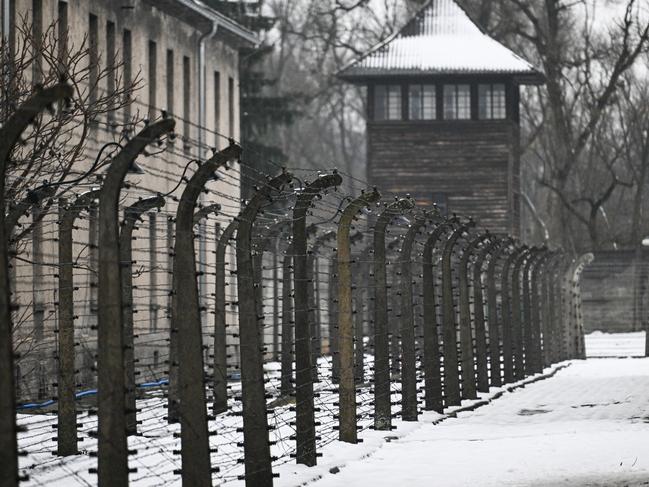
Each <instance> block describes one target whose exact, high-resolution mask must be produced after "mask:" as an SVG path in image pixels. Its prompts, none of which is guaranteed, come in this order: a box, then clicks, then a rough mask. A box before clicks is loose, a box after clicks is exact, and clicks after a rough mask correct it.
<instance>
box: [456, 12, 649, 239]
mask: <svg viewBox="0 0 649 487" xmlns="http://www.w3.org/2000/svg"><path fill="white" fill-rule="evenodd" d="M463 3H464V4H465V5H466V6H467V8H468V9H469V10H470V11H471V12H472V13H473V14H474V15H475V16H477V17H481V18H482V20H483V21H484V22H488V30H490V31H491V33H492V34H494V35H495V36H496V37H498V38H499V39H501V40H503V42H505V43H507V44H508V45H510V47H512V48H514V49H516V50H518V51H519V52H521V53H522V54H524V55H525V56H526V57H527V58H529V59H531V60H533V61H535V62H536V63H537V64H538V65H540V67H541V68H542V69H543V71H544V73H545V76H546V83H545V86H542V87H538V88H537V89H536V90H530V91H529V92H528V93H527V96H526V97H524V98H523V103H524V110H523V113H524V115H525V117H524V118H525V120H524V123H525V125H526V127H525V128H526V134H527V141H526V145H525V147H526V148H528V149H529V150H528V153H527V154H526V157H525V158H524V160H525V161H526V162H527V166H526V168H525V171H526V174H527V175H529V176H531V178H527V179H528V181H527V182H528V184H529V179H532V178H533V179H534V181H535V183H536V184H534V183H532V184H531V185H530V186H531V187H529V186H528V190H527V192H528V193H529V194H534V195H535V196H536V200H537V204H536V205H535V206H537V207H544V208H545V211H544V214H545V215H546V219H547V220H548V227H549V229H550V232H551V236H552V238H553V240H554V241H555V242H558V243H562V244H563V245H564V246H565V247H567V248H569V249H573V250H576V249H581V248H591V249H596V248H599V247H601V246H602V245H604V244H605V242H606V238H603V237H602V234H601V233H600V232H599V229H598V225H599V224H601V219H602V218H603V215H605V214H606V213H605V206H606V204H607V202H609V201H610V200H611V198H613V197H614V195H615V194H616V193H617V192H618V191H619V189H620V188H621V187H622V186H624V184H626V185H628V181H625V180H624V179H623V178H622V177H621V176H620V170H621V166H620V164H621V163H620V154H616V153H613V152H611V150H610V148H608V147H607V146H606V144H605V143H604V141H605V140H606V139H607V134H610V133H611V130H612V129H613V128H614V125H615V123H614V121H613V120H612V117H613V113H612V112H613V106H612V105H613V104H614V101H615V95H616V94H617V93H618V92H619V89H620V86H621V83H622V81H623V79H624V76H625V74H627V73H628V72H629V71H630V70H632V69H633V67H634V65H635V64H636V61H637V60H638V58H639V57H640V56H641V55H642V53H643V52H646V50H647V47H648V45H649V19H647V17H646V12H644V11H643V9H642V6H641V2H638V1H636V0H626V1H625V3H624V10H623V13H622V14H621V18H619V19H618V20H616V21H614V22H613V23H612V24H611V26H609V27H608V28H607V29H605V30H603V29H598V27H597V25H596V22H595V17H596V15H599V18H600V20H601V18H602V16H605V15H608V14H607V13H605V12H603V11H596V10H595V9H596V7H597V6H598V5H599V6H601V3H599V2H591V1H586V0H580V1H566V0H544V1H542V2H541V1H535V0H466V1H465V2H463ZM524 180H525V178H524ZM543 189H545V190H543ZM530 190H531V191H530ZM544 200H545V201H544ZM539 203H545V204H539ZM554 215H557V216H556V217H555V216H554ZM580 227H581V228H584V227H585V228H586V230H587V235H588V239H583V238H580V237H579V236H578V235H581V233H582V232H580V231H579V230H580Z"/></svg>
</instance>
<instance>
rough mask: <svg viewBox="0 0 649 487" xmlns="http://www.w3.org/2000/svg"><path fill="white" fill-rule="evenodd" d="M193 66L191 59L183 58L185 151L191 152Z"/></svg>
mask: <svg viewBox="0 0 649 487" xmlns="http://www.w3.org/2000/svg"><path fill="white" fill-rule="evenodd" d="M191 82H192V80H191V66H190V64H189V58H188V57H187V56H183V137H184V138H185V144H184V149H185V151H189V149H190V145H189V135H190V132H189V131H190V125H189V117H190V113H189V110H190V108H191V105H190V103H191V91H190V90H191Z"/></svg>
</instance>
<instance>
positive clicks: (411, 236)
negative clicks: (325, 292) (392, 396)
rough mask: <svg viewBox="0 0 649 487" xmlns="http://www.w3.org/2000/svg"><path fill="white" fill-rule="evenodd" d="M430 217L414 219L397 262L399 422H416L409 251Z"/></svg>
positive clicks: (410, 252)
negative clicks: (399, 354) (399, 378)
mask: <svg viewBox="0 0 649 487" xmlns="http://www.w3.org/2000/svg"><path fill="white" fill-rule="evenodd" d="M433 215H434V213H433V212H427V211H424V212H422V213H416V214H415V215H414V221H413V222H412V223H411V224H410V227H409V228H408V231H407V232H406V236H405V237H404V239H403V244H402V246H401V253H400V256H399V260H400V261H401V263H400V264H401V265H400V267H401V278H400V286H399V287H400V290H401V313H400V315H401V326H400V334H401V419H402V420H403V421H417V416H418V412H417V357H416V351H415V320H414V315H413V305H414V303H413V299H412V287H413V275H412V247H413V245H414V243H415V239H416V238H417V235H418V234H419V233H420V232H421V229H422V228H423V227H424V225H426V222H427V221H428V220H429V219H430V218H431V217H432V216H433Z"/></svg>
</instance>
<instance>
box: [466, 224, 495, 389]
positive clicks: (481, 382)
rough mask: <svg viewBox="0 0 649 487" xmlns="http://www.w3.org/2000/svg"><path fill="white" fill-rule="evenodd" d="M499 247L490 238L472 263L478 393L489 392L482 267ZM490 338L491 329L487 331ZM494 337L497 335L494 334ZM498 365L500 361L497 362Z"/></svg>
mask: <svg viewBox="0 0 649 487" xmlns="http://www.w3.org/2000/svg"><path fill="white" fill-rule="evenodd" d="M499 245H500V240H499V239H498V238H496V237H494V236H492V237H490V240H489V243H488V244H485V245H483V246H482V248H481V249H480V251H479V252H478V255H477V256H476V260H475V262H474V263H473V323H474V326H473V328H474V331H475V364H476V376H477V379H476V384H477V387H478V392H489V358H488V355H487V332H486V323H485V313H484V307H485V299H484V292H483V275H484V272H483V265H484V263H485V260H486V259H487V257H488V256H490V255H492V253H493V251H494V250H495V249H496V248H497V247H498V246H499ZM489 332H490V336H491V329H490V330H489ZM496 337H498V333H497V332H496ZM498 364H500V360H499V361H498Z"/></svg>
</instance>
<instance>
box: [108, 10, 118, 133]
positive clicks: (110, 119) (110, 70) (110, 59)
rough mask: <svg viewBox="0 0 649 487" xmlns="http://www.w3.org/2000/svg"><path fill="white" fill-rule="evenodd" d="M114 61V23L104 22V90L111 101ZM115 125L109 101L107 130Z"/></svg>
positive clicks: (115, 82) (112, 107)
mask: <svg viewBox="0 0 649 487" xmlns="http://www.w3.org/2000/svg"><path fill="white" fill-rule="evenodd" d="M116 64H117V63H116V60H115V23H114V22H111V21H108V22H106V68H107V70H108V78H107V79H106V88H107V91H108V97H109V98H108V99H109V100H112V99H113V98H112V96H113V93H115V89H116V84H117V81H116V80H117V73H116V72H115V71H116ZM115 127H116V124H115V106H114V105H113V102H112V101H111V106H110V107H109V110H108V128H109V129H114V128H115Z"/></svg>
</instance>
